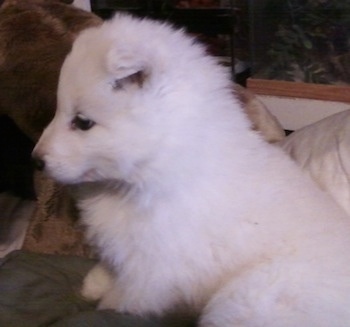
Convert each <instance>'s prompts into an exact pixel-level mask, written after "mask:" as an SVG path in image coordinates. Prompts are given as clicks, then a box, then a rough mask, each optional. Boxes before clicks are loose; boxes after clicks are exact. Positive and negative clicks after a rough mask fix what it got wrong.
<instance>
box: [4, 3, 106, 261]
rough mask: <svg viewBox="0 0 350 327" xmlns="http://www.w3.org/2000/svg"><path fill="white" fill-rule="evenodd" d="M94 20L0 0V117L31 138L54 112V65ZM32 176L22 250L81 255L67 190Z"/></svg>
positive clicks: (60, 7) (64, 9)
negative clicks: (31, 207)
mask: <svg viewBox="0 0 350 327" xmlns="http://www.w3.org/2000/svg"><path fill="white" fill-rule="evenodd" d="M64 2H66V3H70V2H72V1H70V0H67V1H64ZM100 23H101V19H100V18H98V17H97V16H95V15H94V14H92V13H89V12H86V11H83V10H81V9H78V8H75V7H73V6H71V5H67V4H64V3H63V2H60V1H51V0H5V1H4V3H3V4H2V6H1V7H0V115H2V114H4V115H8V116H9V117H10V118H11V119H12V120H13V121H14V122H15V123H16V125H17V126H18V127H19V128H20V129H21V130H22V131H23V132H24V133H25V134H26V135H27V136H29V137H30V138H31V139H32V140H34V141H36V140H37V139H38V138H39V136H40V134H41V132H42V130H43V128H44V127H45V126H46V125H47V124H48V122H49V121H50V119H51V118H52V116H53V114H54V111H55V107H56V89H57V82H58V75H59V71H60V67H61V65H62V62H63V60H64V58H65V56H66V55H67V53H68V52H69V51H70V48H71V45H72V43H73V40H74V38H75V37H76V35H77V34H78V33H79V32H80V31H81V30H82V29H84V28H86V27H89V26H95V25H98V24H100ZM36 180H37V183H36V184H37V197H38V201H37V208H36V210H35V212H34V215H33V216H32V220H31V223H30V226H29V230H28V233H27V236H26V239H25V243H24V248H25V249H28V250H32V251H37V252H46V253H67V254H68V253H70V254H78V255H85V254H86V253H87V251H86V247H85V246H84V243H83V242H82V238H81V231H80V229H79V228H78V227H77V226H76V224H75V216H76V215H75V214H73V211H72V210H73V209H72V208H73V205H72V201H71V198H70V196H69V194H68V192H67V191H66V190H64V189H62V188H61V187H59V186H57V185H56V184H54V183H53V182H52V181H50V180H49V179H46V178H43V177H41V176H38V177H37V178H36Z"/></svg>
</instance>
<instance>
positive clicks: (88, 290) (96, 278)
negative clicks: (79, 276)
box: [80, 264, 113, 301]
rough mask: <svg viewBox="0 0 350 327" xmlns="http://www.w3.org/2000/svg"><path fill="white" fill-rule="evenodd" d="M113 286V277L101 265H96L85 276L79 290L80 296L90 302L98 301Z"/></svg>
mask: <svg viewBox="0 0 350 327" xmlns="http://www.w3.org/2000/svg"><path fill="white" fill-rule="evenodd" d="M112 285H113V276H112V274H111V273H110V271H108V269H107V268H105V267H104V266H103V265H101V264H97V265H96V266H95V267H93V268H92V269H91V270H90V271H89V273H88V274H87V275H86V277H85V279H84V281H83V287H82V289H81V292H80V293H81V295H82V296H83V297H84V298H86V299H87V300H90V301H98V300H100V299H101V298H102V297H103V296H104V295H105V294H106V293H107V292H108V291H109V290H110V289H111V288H112Z"/></svg>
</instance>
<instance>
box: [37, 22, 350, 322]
mask: <svg viewBox="0 0 350 327" xmlns="http://www.w3.org/2000/svg"><path fill="white" fill-rule="evenodd" d="M137 72H141V73H140V74H141V75H140V76H142V79H139V80H138V81H137V82H135V81H134V80H132V79H129V77H128V76H129V75H131V74H135V73H137ZM116 85H117V87H115V86H116ZM78 113H79V114H80V115H83V116H84V117H86V118H89V119H91V120H92V121H94V122H95V123H96V124H95V126H93V127H92V128H91V129H89V130H87V131H82V130H79V129H76V128H72V125H71V122H72V120H73V119H74V117H75V116H76V115H77V114H78ZM34 153H35V155H36V156H40V157H41V158H42V159H44V160H45V163H46V170H47V172H48V173H49V174H51V175H52V176H53V177H54V178H56V179H57V180H58V181H61V182H63V183H70V184H77V183H83V190H84V192H85V194H84V195H82V197H81V199H80V201H79V206H80V208H81V210H82V219H83V222H84V224H85V225H86V226H87V238H88V239H89V240H90V242H91V243H92V244H93V245H95V246H96V247H97V249H98V250H99V253H100V256H101V260H102V261H103V262H104V264H105V265H107V266H108V267H109V269H111V270H112V271H113V274H114V275H115V278H113V279H110V278H109V277H106V276H109V273H107V274H106V273H104V272H102V271H101V270H100V268H97V270H94V272H92V275H90V276H88V277H87V279H86V280H85V285H84V290H83V293H84V294H85V295H86V296H88V297H90V298H96V297H100V298H101V300H100V308H113V309H115V310H117V311H126V312H130V313H134V314H148V313H154V314H163V313H164V312H166V311H168V310H171V309H172V308H174V307H175V306H177V305H185V306H187V307H190V308H192V309H193V310H195V311H196V312H199V313H201V314H202V316H201V322H200V326H202V327H232V326H235V327H237V326H244V327H267V326H268V327H289V326H290V327H316V326H317V327H326V326H327V327H349V326H350V220H349V218H348V217H347V216H346V214H345V213H344V212H343V211H342V210H341V209H340V208H339V207H338V206H337V205H336V204H335V203H334V202H333V201H332V200H331V199H330V197H329V196H328V195H326V194H325V193H323V192H322V191H320V190H319V189H318V188H317V187H316V186H315V185H314V183H313V182H312V181H311V180H309V179H308V177H306V176H304V175H303V174H302V173H301V171H300V170H299V168H298V167H296V165H295V164H294V163H293V162H292V161H291V160H290V159H289V158H288V157H287V156H286V155H285V154H284V153H282V152H281V151H280V150H279V149H277V148H276V147H274V146H271V145H269V144H267V143H265V142H264V141H263V140H262V138H261V137H260V136H259V135H258V134H257V133H256V132H253V131H252V130H251V129H250V123H249V121H248V119H247V118H246V116H245V114H244V113H243V111H242V109H241V108H240V107H239V105H238V103H237V101H236V99H235V98H234V97H233V96H232V95H231V85H230V81H229V77H228V75H227V74H226V71H225V69H224V68H222V67H221V66H219V65H218V64H217V63H216V62H215V60H214V59H213V58H211V57H209V56H207V55H206V54H205V51H204V50H203V49H202V47H201V46H200V45H198V44H196V43H195V42H194V41H193V40H192V39H191V38H190V37H188V36H186V35H185V34H184V33H183V32H182V31H178V30H174V29H173V28H171V27H169V26H168V25H165V24H160V23H157V22H153V21H150V20H138V19H135V18H131V17H129V16H122V15H118V16H116V17H115V18H114V19H113V20H111V21H108V22H105V23H104V24H103V25H102V26H101V27H97V28H92V29H89V30H87V31H85V32H83V33H82V34H81V36H79V37H78V39H77V40H76V42H75V43H74V46H73V49H72V52H71V53H70V54H69V56H68V57H67V59H66V61H65V63H64V65H63V67H62V71H61V76H60V81H59V89H58V110H57V113H56V116H55V118H54V120H53V121H52V123H51V124H50V125H49V127H48V128H47V129H46V130H45V132H44V134H43V136H42V138H41V139H40V141H39V143H38V145H37V146H36V148H35V151H34ZM84 182H88V183H84ZM96 272H97V273H96ZM95 279H102V281H100V282H101V287H100V288H99V287H98V286H97V287H95V286H94V285H91V283H94V280H95ZM109 279H110V280H109ZM100 293H101V294H100Z"/></svg>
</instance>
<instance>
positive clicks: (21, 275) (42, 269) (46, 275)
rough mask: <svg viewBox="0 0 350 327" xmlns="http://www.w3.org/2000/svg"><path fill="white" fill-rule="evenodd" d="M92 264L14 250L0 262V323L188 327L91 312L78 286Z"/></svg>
mask: <svg viewBox="0 0 350 327" xmlns="http://www.w3.org/2000/svg"><path fill="white" fill-rule="evenodd" d="M95 263H96V262H95V261H94V260H90V259H86V258H81V257H76V256H59V255H45V254H35V253H30V252H24V251H15V252H12V253H10V254H9V255H8V256H6V257H5V258H3V259H1V260H0V327H85V326H86V327H191V326H195V323H194V322H193V321H191V320H190V319H186V318H183V319H180V318H179V317H176V316H172V317H166V318H164V319H155V318H153V319H151V318H141V317H136V316H131V315H127V314H118V313H116V312H113V311H109V310H104V311H97V310H95V305H94V304H92V303H89V302H86V301H85V300H84V299H83V298H82V297H81V296H80V295H79V289H80V287H81V283H82V280H83V278H84V276H85V275H86V273H87V272H88V271H89V270H90V269H91V268H92V266H93V265H94V264H95Z"/></svg>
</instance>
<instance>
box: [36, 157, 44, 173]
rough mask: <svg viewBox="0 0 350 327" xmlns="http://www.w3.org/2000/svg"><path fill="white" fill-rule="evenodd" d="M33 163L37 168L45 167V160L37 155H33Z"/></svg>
mask: <svg viewBox="0 0 350 327" xmlns="http://www.w3.org/2000/svg"><path fill="white" fill-rule="evenodd" d="M33 164H34V167H35V168H36V169H37V170H40V171H43V170H44V169H45V161H44V160H42V159H41V158H39V157H35V156H33Z"/></svg>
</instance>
